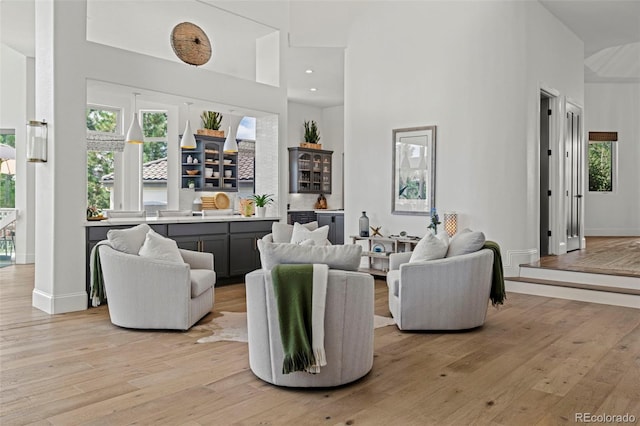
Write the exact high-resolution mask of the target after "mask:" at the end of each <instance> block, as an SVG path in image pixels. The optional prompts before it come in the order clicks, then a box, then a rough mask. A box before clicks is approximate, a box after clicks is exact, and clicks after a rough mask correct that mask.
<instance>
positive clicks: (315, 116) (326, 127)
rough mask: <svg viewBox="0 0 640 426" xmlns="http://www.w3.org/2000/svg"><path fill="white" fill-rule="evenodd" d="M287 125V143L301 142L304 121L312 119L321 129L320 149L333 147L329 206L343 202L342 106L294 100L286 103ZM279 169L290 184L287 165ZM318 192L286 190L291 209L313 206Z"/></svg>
mask: <svg viewBox="0 0 640 426" xmlns="http://www.w3.org/2000/svg"><path fill="white" fill-rule="evenodd" d="M288 107H289V108H288V118H289V127H288V131H287V146H290V147H295V146H299V145H300V142H304V122H305V121H310V120H314V121H315V122H316V123H317V124H318V130H319V131H320V143H321V144H322V149H324V150H327V151H333V156H332V159H333V167H332V175H333V176H332V183H331V194H325V196H326V198H327V207H328V208H329V209H340V208H342V207H343V205H342V153H343V150H344V107H343V106H336V107H329V108H319V107H315V106H311V105H305V104H300V103H297V102H289V103H288ZM285 167H286V169H285V170H282V171H281V172H282V175H283V176H287V178H286V179H287V189H288V184H289V165H288V164H286V165H285ZM317 199H318V194H289V205H290V208H291V209H293V210H313V205H314V204H315V202H316V201H317Z"/></svg>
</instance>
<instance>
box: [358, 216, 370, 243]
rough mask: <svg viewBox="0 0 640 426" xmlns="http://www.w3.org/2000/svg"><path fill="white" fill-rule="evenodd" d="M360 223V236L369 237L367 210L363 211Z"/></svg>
mask: <svg viewBox="0 0 640 426" xmlns="http://www.w3.org/2000/svg"><path fill="white" fill-rule="evenodd" d="M358 225H359V228H360V236H361V237H368V236H369V218H368V217H367V212H362V216H360V219H358Z"/></svg>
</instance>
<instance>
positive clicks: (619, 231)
mask: <svg viewBox="0 0 640 426" xmlns="http://www.w3.org/2000/svg"><path fill="white" fill-rule="evenodd" d="M638 117H640V84H639V83H609V84H607V83H592V84H587V85H585V134H586V135H587V136H588V133H586V132H589V131H592V132H597V131H615V132H618V142H617V145H618V163H617V171H618V175H617V178H618V179H617V186H616V188H615V189H614V191H613V192H612V193H597V192H586V206H585V210H586V211H585V216H586V217H585V227H586V234H587V235H599V236H623V235H629V236H638V235H640V167H639V166H640V120H639V119H638Z"/></svg>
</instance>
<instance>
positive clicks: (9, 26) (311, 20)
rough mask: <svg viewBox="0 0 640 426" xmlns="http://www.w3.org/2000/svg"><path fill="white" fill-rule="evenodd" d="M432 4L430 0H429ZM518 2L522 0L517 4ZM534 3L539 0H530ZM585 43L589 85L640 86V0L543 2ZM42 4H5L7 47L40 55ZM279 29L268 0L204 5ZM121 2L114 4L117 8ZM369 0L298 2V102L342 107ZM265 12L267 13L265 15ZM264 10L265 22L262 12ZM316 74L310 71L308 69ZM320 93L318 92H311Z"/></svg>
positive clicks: (291, 88)
mask: <svg viewBox="0 0 640 426" xmlns="http://www.w3.org/2000/svg"><path fill="white" fill-rule="evenodd" d="M425 1H427V0H425ZM513 1H518V0H513ZM527 1H535V0H527ZM539 1H540V3H541V4H542V5H543V6H544V7H545V8H546V9H547V10H549V12H550V13H552V14H553V15H554V16H556V17H557V18H558V19H559V20H560V21H561V22H563V23H564V24H565V25H566V26H567V27H568V28H569V29H570V30H571V31H572V32H574V33H575V34H576V35H577V36H578V37H579V38H580V39H581V40H583V41H584V43H585V81H587V82H589V81H619V82H625V81H636V82H637V81H640V0H622V1H621V0H539ZM34 2H35V0H2V1H1V2H0V42H2V43H4V44H6V45H8V46H10V47H11V48H13V49H15V50H17V51H19V52H22V53H23V54H25V55H26V56H33V55H34V52H35V48H34V32H35V23H34V15H35V6H34ZM205 2H206V3H210V4H216V5H218V6H219V7H220V8H222V9H227V10H232V11H233V12H234V13H239V14H242V13H241V12H242V10H237V9H238V8H239V7H241V8H244V10H246V11H247V12H248V11H251V14H252V16H250V18H251V19H253V20H255V21H257V22H263V23H266V24H267V25H273V24H274V22H275V21H277V19H280V18H279V17H275V16H271V15H269V13H273V12H270V10H271V9H273V8H269V7H265V5H266V4H267V3H269V2H260V1H258V2H257V3H256V7H249V6H247V4H249V3H252V2H234V1H214V0H202V1H201V3H205ZM118 3H119V2H116V1H115V0H114V4H118ZM365 7H366V2H365V1H348V0H347V1H331V2H327V1H291V2H290V3H289V9H290V14H289V25H290V28H289V30H290V33H289V40H290V46H291V47H290V49H289V52H287V58H288V63H287V65H286V66H287V76H288V78H287V80H288V94H289V98H290V100H292V101H295V102H299V103H305V104H310V105H315V106H319V107H326V106H332V105H340V104H342V103H343V91H344V90H343V74H344V73H343V71H344V47H345V46H346V41H347V34H348V28H349V26H350V23H351V22H352V19H353V16H354V15H356V14H357V13H358V10H359V9H360V8H365ZM261 11H262V12H261ZM262 13H264V15H265V16H264V19H261V16H262V15H261V14H262ZM307 69H311V70H313V71H314V72H313V73H312V74H307V73H305V72H304V71H306V70H307ZM312 87H313V88H316V89H318V90H316V91H313V92H312V91H311V90H310V89H311V88H312Z"/></svg>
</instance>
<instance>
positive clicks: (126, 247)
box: [107, 223, 151, 254]
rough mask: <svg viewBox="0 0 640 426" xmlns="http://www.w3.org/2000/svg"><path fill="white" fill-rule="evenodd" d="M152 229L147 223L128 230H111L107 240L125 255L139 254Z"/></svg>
mask: <svg viewBox="0 0 640 426" xmlns="http://www.w3.org/2000/svg"><path fill="white" fill-rule="evenodd" d="M150 230H151V228H150V227H149V225H147V224H146V223H141V224H140V225H137V226H134V227H133V228H127V229H110V230H109V231H108V232H107V240H109V243H110V244H111V247H113V248H114V249H115V250H118V251H121V252H123V253H129V254H138V252H139V251H140V247H142V244H144V239H145V237H146V236H147V232H149V231H150Z"/></svg>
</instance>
